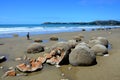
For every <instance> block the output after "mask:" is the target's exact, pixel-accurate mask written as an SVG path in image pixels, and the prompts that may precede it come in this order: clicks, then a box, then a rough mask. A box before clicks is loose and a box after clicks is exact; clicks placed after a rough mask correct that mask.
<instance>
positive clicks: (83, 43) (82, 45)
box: [75, 42, 89, 48]
mask: <svg viewBox="0 0 120 80" xmlns="http://www.w3.org/2000/svg"><path fill="white" fill-rule="evenodd" d="M85 46H86V47H88V48H89V45H88V44H87V43H85V42H81V43H78V44H77V45H76V46H75V48H79V47H85Z"/></svg>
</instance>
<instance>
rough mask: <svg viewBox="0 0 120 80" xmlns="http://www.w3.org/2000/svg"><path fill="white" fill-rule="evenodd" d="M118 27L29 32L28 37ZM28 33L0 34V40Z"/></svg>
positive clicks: (23, 35)
mask: <svg viewBox="0 0 120 80" xmlns="http://www.w3.org/2000/svg"><path fill="white" fill-rule="evenodd" d="M119 28H120V27H113V28H111V27H108V28H90V29H89V28H88V29H85V28H83V29H82V28H81V30H73V31H58V32H57V31H55V32H54V31H53V32H46V33H45V32H44V33H41V32H30V36H37V35H49V34H61V33H71V32H82V31H86V32H90V31H100V30H111V29H119ZM27 33H28V32H19V33H8V34H0V39H2V38H14V37H26V34H27Z"/></svg>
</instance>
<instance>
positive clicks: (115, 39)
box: [0, 29, 120, 80]
mask: <svg viewBox="0 0 120 80" xmlns="http://www.w3.org/2000/svg"><path fill="white" fill-rule="evenodd" d="M78 34H83V35H84V36H85V38H84V39H83V41H88V40H89V39H90V38H92V37H93V36H96V37H97V36H102V37H106V38H108V40H109V42H110V44H111V47H112V49H109V56H106V57H103V56H97V64H96V65H94V66H88V67H84V66H82V67H81V66H78V67H74V66H71V65H63V66H61V67H60V68H56V67H55V66H51V65H48V64H44V67H43V69H42V70H40V71H37V72H32V73H29V74H28V76H18V77H16V76H15V77H5V78H0V80H62V79H64V80H120V58H119V57H120V29H112V30H109V31H105V30H100V31H90V32H85V31H83V32H70V33H59V34H48V35H37V36H31V40H27V39H26V37H15V38H5V39H0V43H4V45H0V56H1V55H4V56H6V57H7V61H5V62H3V63H0V66H3V69H0V77H1V76H2V75H3V74H4V72H5V71H7V69H8V68H9V67H11V66H13V67H15V66H16V65H17V64H19V63H20V61H15V60H14V59H15V58H17V57H23V56H24V55H27V56H28V57H30V58H37V57H38V56H39V55H42V53H36V54H27V53H26V50H27V46H28V45H29V44H30V43H33V41H34V40H35V39H38V38H39V39H42V40H44V42H42V43H41V44H42V45H44V46H48V47H49V46H51V45H53V44H55V43H56V42H57V41H49V38H50V36H52V35H56V36H58V37H59V39H60V40H61V41H66V40H69V39H72V38H73V36H76V35H78ZM69 68H71V69H70V70H69Z"/></svg>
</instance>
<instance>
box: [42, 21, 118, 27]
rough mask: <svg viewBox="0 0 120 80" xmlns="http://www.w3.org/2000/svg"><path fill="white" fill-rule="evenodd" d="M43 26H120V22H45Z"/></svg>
mask: <svg viewBox="0 0 120 80" xmlns="http://www.w3.org/2000/svg"><path fill="white" fill-rule="evenodd" d="M43 24H80V25H113V26H114V25H120V21H116V20H107V21H105V20H97V21H92V22H70V23H63V22H45V23H43Z"/></svg>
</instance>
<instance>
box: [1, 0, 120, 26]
mask: <svg viewBox="0 0 120 80" xmlns="http://www.w3.org/2000/svg"><path fill="white" fill-rule="evenodd" d="M94 20H120V0H0V24H40V23H43V22H89V21H94Z"/></svg>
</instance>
